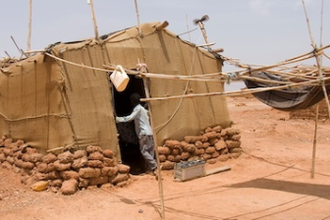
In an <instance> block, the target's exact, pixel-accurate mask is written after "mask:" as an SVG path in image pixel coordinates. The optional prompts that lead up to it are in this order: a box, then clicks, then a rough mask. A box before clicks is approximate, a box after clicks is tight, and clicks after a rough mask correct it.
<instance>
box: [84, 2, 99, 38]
mask: <svg viewBox="0 0 330 220" xmlns="http://www.w3.org/2000/svg"><path fill="white" fill-rule="evenodd" d="M87 2H88V4H89V5H90V7H91V13H92V20H93V24H94V33H95V39H98V38H99V32H98V30H97V23H96V17H95V12H94V3H93V0H88V1H87Z"/></svg>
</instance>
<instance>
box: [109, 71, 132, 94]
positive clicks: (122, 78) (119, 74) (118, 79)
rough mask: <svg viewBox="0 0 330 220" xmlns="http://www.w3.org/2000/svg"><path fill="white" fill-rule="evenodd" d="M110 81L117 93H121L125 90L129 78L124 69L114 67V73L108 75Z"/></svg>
mask: <svg viewBox="0 0 330 220" xmlns="http://www.w3.org/2000/svg"><path fill="white" fill-rule="evenodd" d="M110 80H111V82H112V83H113V84H114V86H115V87H116V90H117V91H118V92H122V91H124V90H125V89H126V87H127V84H128V82H129V77H128V76H127V74H126V72H125V70H124V68H123V67H122V66H121V65H118V66H116V69H115V71H113V73H112V74H111V75H110Z"/></svg>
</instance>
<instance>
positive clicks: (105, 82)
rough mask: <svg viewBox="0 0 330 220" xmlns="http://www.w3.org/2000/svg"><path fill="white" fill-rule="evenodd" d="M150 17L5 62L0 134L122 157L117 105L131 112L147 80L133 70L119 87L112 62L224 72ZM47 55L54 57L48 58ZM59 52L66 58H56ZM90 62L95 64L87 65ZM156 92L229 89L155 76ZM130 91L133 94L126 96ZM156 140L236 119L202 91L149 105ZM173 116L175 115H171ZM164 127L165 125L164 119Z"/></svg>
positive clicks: (220, 100)
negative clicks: (111, 73) (148, 20)
mask: <svg viewBox="0 0 330 220" xmlns="http://www.w3.org/2000/svg"><path fill="white" fill-rule="evenodd" d="M162 27H163V26H162V23H160V22H155V23H147V24H143V25H140V33H139V28H138V27H132V28H128V29H125V30H122V31H118V32H115V33H112V34H108V35H105V36H102V37H101V38H100V39H99V40H95V39H86V40H82V41H77V42H68V43H56V44H53V45H50V46H49V47H47V48H46V50H45V52H44V53H40V54H36V55H34V56H30V57H28V58H26V59H24V60H19V61H17V62H13V63H8V62H7V63H6V62H3V63H2V68H1V74H0V133H1V134H3V135H9V136H11V137H13V138H15V139H24V140H25V141H26V142H27V143H28V144H30V145H31V146H34V147H36V148H38V149H39V150H40V151H41V152H48V151H55V150H63V149H66V148H68V147H73V148H77V149H78V148H79V149H81V148H85V147H86V146H88V145H98V146H100V147H102V148H103V149H112V150H114V151H115V152H116V154H117V156H118V157H120V151H119V144H118V135H117V133H118V132H117V128H116V124H115V121H114V112H115V111H114V109H115V108H116V109H117V111H120V112H119V113H118V112H117V113H118V114H125V113H127V112H129V111H130V109H129V107H128V104H127V103H129V101H128V100H127V97H128V93H132V92H139V93H142V95H143V91H144V90H143V83H142V81H140V80H139V79H136V78H135V77H134V76H131V80H130V83H129V85H128V88H127V89H126V91H124V92H122V93H118V92H115V89H113V88H112V87H113V86H112V84H111V82H110V81H109V73H107V72H106V71H101V70H98V69H96V68H100V69H105V66H107V65H110V64H111V65H121V66H123V67H124V68H125V69H135V68H136V64H137V63H138V60H140V61H141V62H143V63H146V64H147V67H148V71H149V72H152V73H161V74H170V75H175V74H180V75H189V74H191V75H196V74H206V73H213V72H220V71H221V69H222V60H221V59H220V58H219V57H218V56H215V54H212V53H210V52H208V50H206V49H203V48H200V47H196V45H193V44H191V43H188V42H185V41H183V40H181V39H180V38H179V37H178V36H177V35H175V34H173V33H171V32H170V31H169V30H167V29H165V28H162ZM47 53H49V54H51V55H53V56H54V57H50V56H49V55H47ZM55 57H58V58H60V59H63V60H64V61H65V62H64V61H63V60H59V59H56V58H55ZM86 67H94V68H95V69H92V68H86ZM149 80H150V95H151V97H167V96H172V95H182V94H183V92H184V90H185V89H186V88H188V89H187V91H188V93H205V92H216V91H223V89H224V86H223V83H222V82H220V81H219V82H187V81H180V80H174V79H171V80H168V79H156V78H150V79H149ZM126 93H127V94H126ZM151 106H152V115H151V117H152V119H153V121H154V125H155V127H156V128H157V129H156V130H157V141H158V142H159V143H158V144H161V143H162V142H163V141H164V140H165V139H169V138H183V137H184V136H185V135H188V134H190V135H193V134H198V132H200V130H201V129H204V128H205V127H207V126H212V125H216V124H221V125H222V126H223V127H228V126H229V125H230V119H229V114H228V109H227V103H226V100H225V98H224V97H222V96H221V97H219V96H216V97H199V98H189V99H182V100H177V99H176V100H168V101H156V102H152V103H151ZM169 119H171V120H170V121H168V120H169ZM164 123H165V124H166V125H165V126H161V125H162V124H164Z"/></svg>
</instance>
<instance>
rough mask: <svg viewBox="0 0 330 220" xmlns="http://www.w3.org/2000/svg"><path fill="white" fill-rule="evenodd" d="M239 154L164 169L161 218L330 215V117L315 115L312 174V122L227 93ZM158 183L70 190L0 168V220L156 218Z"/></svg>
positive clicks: (135, 181) (144, 180)
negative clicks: (31, 182)
mask: <svg viewBox="0 0 330 220" xmlns="http://www.w3.org/2000/svg"><path fill="white" fill-rule="evenodd" d="M228 105H229V110H230V115H231V119H232V120H233V121H234V124H233V127H235V128H238V129H240V130H241V135H242V139H241V140H242V148H243V151H244V153H243V154H242V155H241V156H240V157H239V158H237V159H234V158H232V159H230V160H227V161H225V162H217V163H216V164H213V165H210V164H207V166H206V169H207V170H211V169H214V168H219V167H223V166H230V167H231V170H229V171H225V172H221V173H217V174H214V175H210V176H206V177H203V178H197V179H194V180H190V181H186V182H175V181H173V171H162V173H161V174H162V176H163V181H162V183H163V194H164V207H165V210H164V213H165V219H175V220H181V219H182V220H183V219H191V220H200V219H228V220H229V219H231V220H233V219H299V220H303V219H309V220H310V219H317V220H321V219H330V208H329V207H330V169H329V162H330V137H329V133H330V123H329V121H328V120H326V121H319V123H318V130H317V133H318V135H317V142H316V146H317V148H316V162H315V176H314V178H311V167H312V149H313V137H314V130H315V129H314V128H315V122H314V121H313V120H302V119H294V120H293V119H289V113H288V112H281V111H278V110H274V109H272V108H270V107H268V106H266V105H264V104H262V103H261V102H259V101H257V100H255V99H254V98H246V97H235V98H228ZM161 212H162V211H161V202H160V196H159V188H158V182H157V181H156V180H155V178H154V177H153V176H150V175H139V176H132V177H131V180H130V184H129V186H127V187H124V188H114V187H109V186H103V187H101V188H91V189H87V190H82V191H79V192H77V193H76V194H74V195H72V196H64V195H62V194H54V193H52V192H47V191H44V192H34V191H32V190H31V189H30V188H28V187H27V186H26V185H23V184H21V182H20V176H19V175H18V174H15V173H13V172H12V171H9V170H6V169H4V168H1V167H0V219H6V220H12V219H25V220H30V219H31V220H53V219H70V220H91V219H97V220H110V219H125V220H130V219H139V220H140V219H161Z"/></svg>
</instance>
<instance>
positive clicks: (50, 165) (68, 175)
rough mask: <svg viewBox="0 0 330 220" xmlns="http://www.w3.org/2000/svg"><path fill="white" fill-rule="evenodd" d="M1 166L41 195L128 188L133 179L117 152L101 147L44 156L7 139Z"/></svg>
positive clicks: (1, 142)
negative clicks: (114, 187) (88, 188)
mask: <svg viewBox="0 0 330 220" xmlns="http://www.w3.org/2000/svg"><path fill="white" fill-rule="evenodd" d="M0 164H1V166H2V167H5V168H8V169H13V170H14V171H15V172H16V173H21V174H22V182H23V183H25V184H28V185H31V187H32V188H33V189H35V190H37V191H40V190H45V189H50V190H51V191H53V192H58V191H60V192H61V193H62V194H66V195H68V194H74V193H75V192H76V191H77V190H78V189H82V188H87V187H89V186H101V185H104V184H110V185H114V186H125V185H127V180H128V179H129V178H130V175H129V171H130V167H129V166H126V165H123V164H119V163H118V161H117V158H116V157H114V153H113V151H111V150H109V149H105V150H102V149H101V148H100V147H99V146H88V147H87V148H86V150H76V151H73V152H71V151H66V152H63V153H60V154H58V155H55V154H52V153H48V154H46V155H44V154H41V153H39V152H38V150H37V149H36V148H32V147H30V146H29V145H26V144H25V143H24V141H22V140H17V141H13V139H11V138H5V137H3V138H2V139H0Z"/></svg>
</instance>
